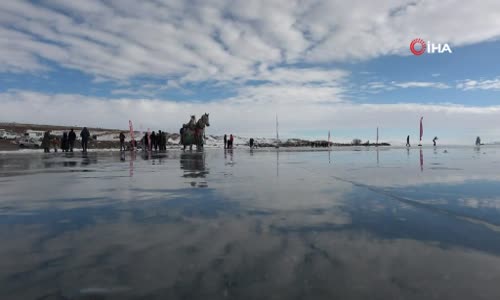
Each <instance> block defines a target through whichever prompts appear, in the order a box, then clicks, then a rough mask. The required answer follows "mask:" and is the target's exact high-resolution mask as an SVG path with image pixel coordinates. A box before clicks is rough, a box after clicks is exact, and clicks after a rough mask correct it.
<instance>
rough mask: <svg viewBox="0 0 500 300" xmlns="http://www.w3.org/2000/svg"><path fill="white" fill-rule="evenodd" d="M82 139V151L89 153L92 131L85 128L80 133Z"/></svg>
mask: <svg viewBox="0 0 500 300" xmlns="http://www.w3.org/2000/svg"><path fill="white" fill-rule="evenodd" d="M80 137H81V138H82V151H83V152H87V148H88V145H89V138H90V131H89V130H88V129H87V127H83V129H82V131H81V132H80Z"/></svg>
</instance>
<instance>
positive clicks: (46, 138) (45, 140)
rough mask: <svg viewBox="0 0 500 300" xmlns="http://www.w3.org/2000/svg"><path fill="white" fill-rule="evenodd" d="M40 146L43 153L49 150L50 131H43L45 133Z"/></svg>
mask: <svg viewBox="0 0 500 300" xmlns="http://www.w3.org/2000/svg"><path fill="white" fill-rule="evenodd" d="M42 148H43V152H45V153H49V152H50V132H48V131H45V133H44V134H43V139H42Z"/></svg>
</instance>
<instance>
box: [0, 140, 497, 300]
mask: <svg viewBox="0 0 500 300" xmlns="http://www.w3.org/2000/svg"><path fill="white" fill-rule="evenodd" d="M445 150H446V151H445ZM0 240H1V241H2V242H1V246H0V299H9V300H10V299H23V300H24V299H454V300H457V299H500V284H499V283H500V148H499V147H486V146H485V147H481V148H474V147H438V148H436V149H434V148H432V147H431V148H424V149H423V150H420V149H418V148H417V147H413V148H412V149H411V150H407V149H403V148H387V149H383V148H381V149H380V150H379V151H377V150H376V149H375V148H371V149H369V150H367V149H366V148H362V147H361V148H359V149H340V150H335V151H331V152H328V151H315V152H311V151H283V150H282V151H279V152H276V151H274V150H273V151H270V150H264V151H253V152H250V151H249V150H247V149H235V150H233V151H224V150H222V149H207V150H205V152H203V153H200V152H196V151H193V152H186V153H183V152H181V151H177V150H176V151H169V152H167V153H155V154H152V155H149V156H148V155H145V154H143V153H133V154H132V153H130V152H127V153H125V154H120V153H118V152H90V153H88V154H86V155H83V154H82V153H68V154H64V153H58V154H53V153H50V154H42V153H40V154H25V153H24V154H13V153H9V154H0Z"/></svg>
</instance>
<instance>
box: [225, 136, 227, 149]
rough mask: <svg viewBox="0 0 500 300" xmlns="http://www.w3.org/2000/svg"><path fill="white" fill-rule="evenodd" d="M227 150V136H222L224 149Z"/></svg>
mask: <svg viewBox="0 0 500 300" xmlns="http://www.w3.org/2000/svg"><path fill="white" fill-rule="evenodd" d="M226 148H227V134H224V149H226Z"/></svg>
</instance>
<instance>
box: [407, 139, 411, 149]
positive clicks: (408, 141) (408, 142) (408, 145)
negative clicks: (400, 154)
mask: <svg viewBox="0 0 500 300" xmlns="http://www.w3.org/2000/svg"><path fill="white" fill-rule="evenodd" d="M406 147H411V146H410V136H407V137H406Z"/></svg>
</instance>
